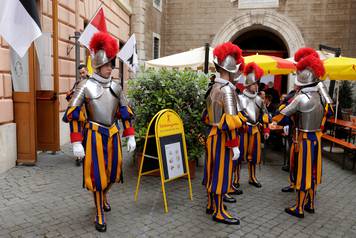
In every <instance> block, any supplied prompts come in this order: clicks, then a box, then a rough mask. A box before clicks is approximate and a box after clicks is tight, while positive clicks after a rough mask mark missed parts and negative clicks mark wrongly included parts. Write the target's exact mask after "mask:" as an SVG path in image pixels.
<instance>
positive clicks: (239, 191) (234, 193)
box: [229, 189, 243, 195]
mask: <svg viewBox="0 0 356 238" xmlns="http://www.w3.org/2000/svg"><path fill="white" fill-rule="evenodd" d="M241 194H243V192H242V190H241V189H235V191H233V192H231V193H229V195H241Z"/></svg>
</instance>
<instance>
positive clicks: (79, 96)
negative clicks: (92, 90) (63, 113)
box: [68, 79, 88, 107]
mask: <svg viewBox="0 0 356 238" xmlns="http://www.w3.org/2000/svg"><path fill="white" fill-rule="evenodd" d="M87 82H88V80H87V79H84V80H82V81H80V82H79V83H78V84H77V85H76V86H75V88H74V89H73V90H74V93H73V96H72V98H71V100H70V102H69V104H68V106H69V107H77V106H81V105H82V104H83V103H84V99H85V89H86V86H87Z"/></svg>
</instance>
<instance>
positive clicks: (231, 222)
mask: <svg viewBox="0 0 356 238" xmlns="http://www.w3.org/2000/svg"><path fill="white" fill-rule="evenodd" d="M213 221H216V222H219V223H224V224H228V225H240V220H239V219H237V218H225V219H223V220H221V219H218V218H216V217H215V216H213Z"/></svg>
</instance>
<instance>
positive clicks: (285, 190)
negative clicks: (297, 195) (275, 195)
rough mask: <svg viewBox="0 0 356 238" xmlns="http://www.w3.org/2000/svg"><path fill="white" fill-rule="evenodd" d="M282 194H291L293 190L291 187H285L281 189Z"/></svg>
mask: <svg viewBox="0 0 356 238" xmlns="http://www.w3.org/2000/svg"><path fill="white" fill-rule="evenodd" d="M282 192H283V193H292V192H294V188H292V187H291V186H287V187H284V188H282Z"/></svg>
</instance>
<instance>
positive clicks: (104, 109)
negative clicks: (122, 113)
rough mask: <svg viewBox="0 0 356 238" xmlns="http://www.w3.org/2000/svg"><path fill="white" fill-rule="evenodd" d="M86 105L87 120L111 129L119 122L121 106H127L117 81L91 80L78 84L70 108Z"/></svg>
mask: <svg viewBox="0 0 356 238" xmlns="http://www.w3.org/2000/svg"><path fill="white" fill-rule="evenodd" d="M83 103H85V108H86V112H87V120H88V121H92V122H95V123H98V124H100V125H103V126H106V127H110V126H111V125H113V124H114V123H115V122H116V120H117V112H118V109H119V107H120V106H126V105H127V103H126V100H125V98H124V96H123V93H122V90H121V87H120V84H119V83H118V82H117V81H115V80H111V79H109V80H107V81H106V82H104V81H100V82H99V81H98V80H96V79H94V78H89V79H88V80H84V81H82V82H81V83H79V84H78V86H77V87H76V89H75V93H74V95H73V98H72V100H71V101H70V103H69V106H81V105H82V104H83Z"/></svg>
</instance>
